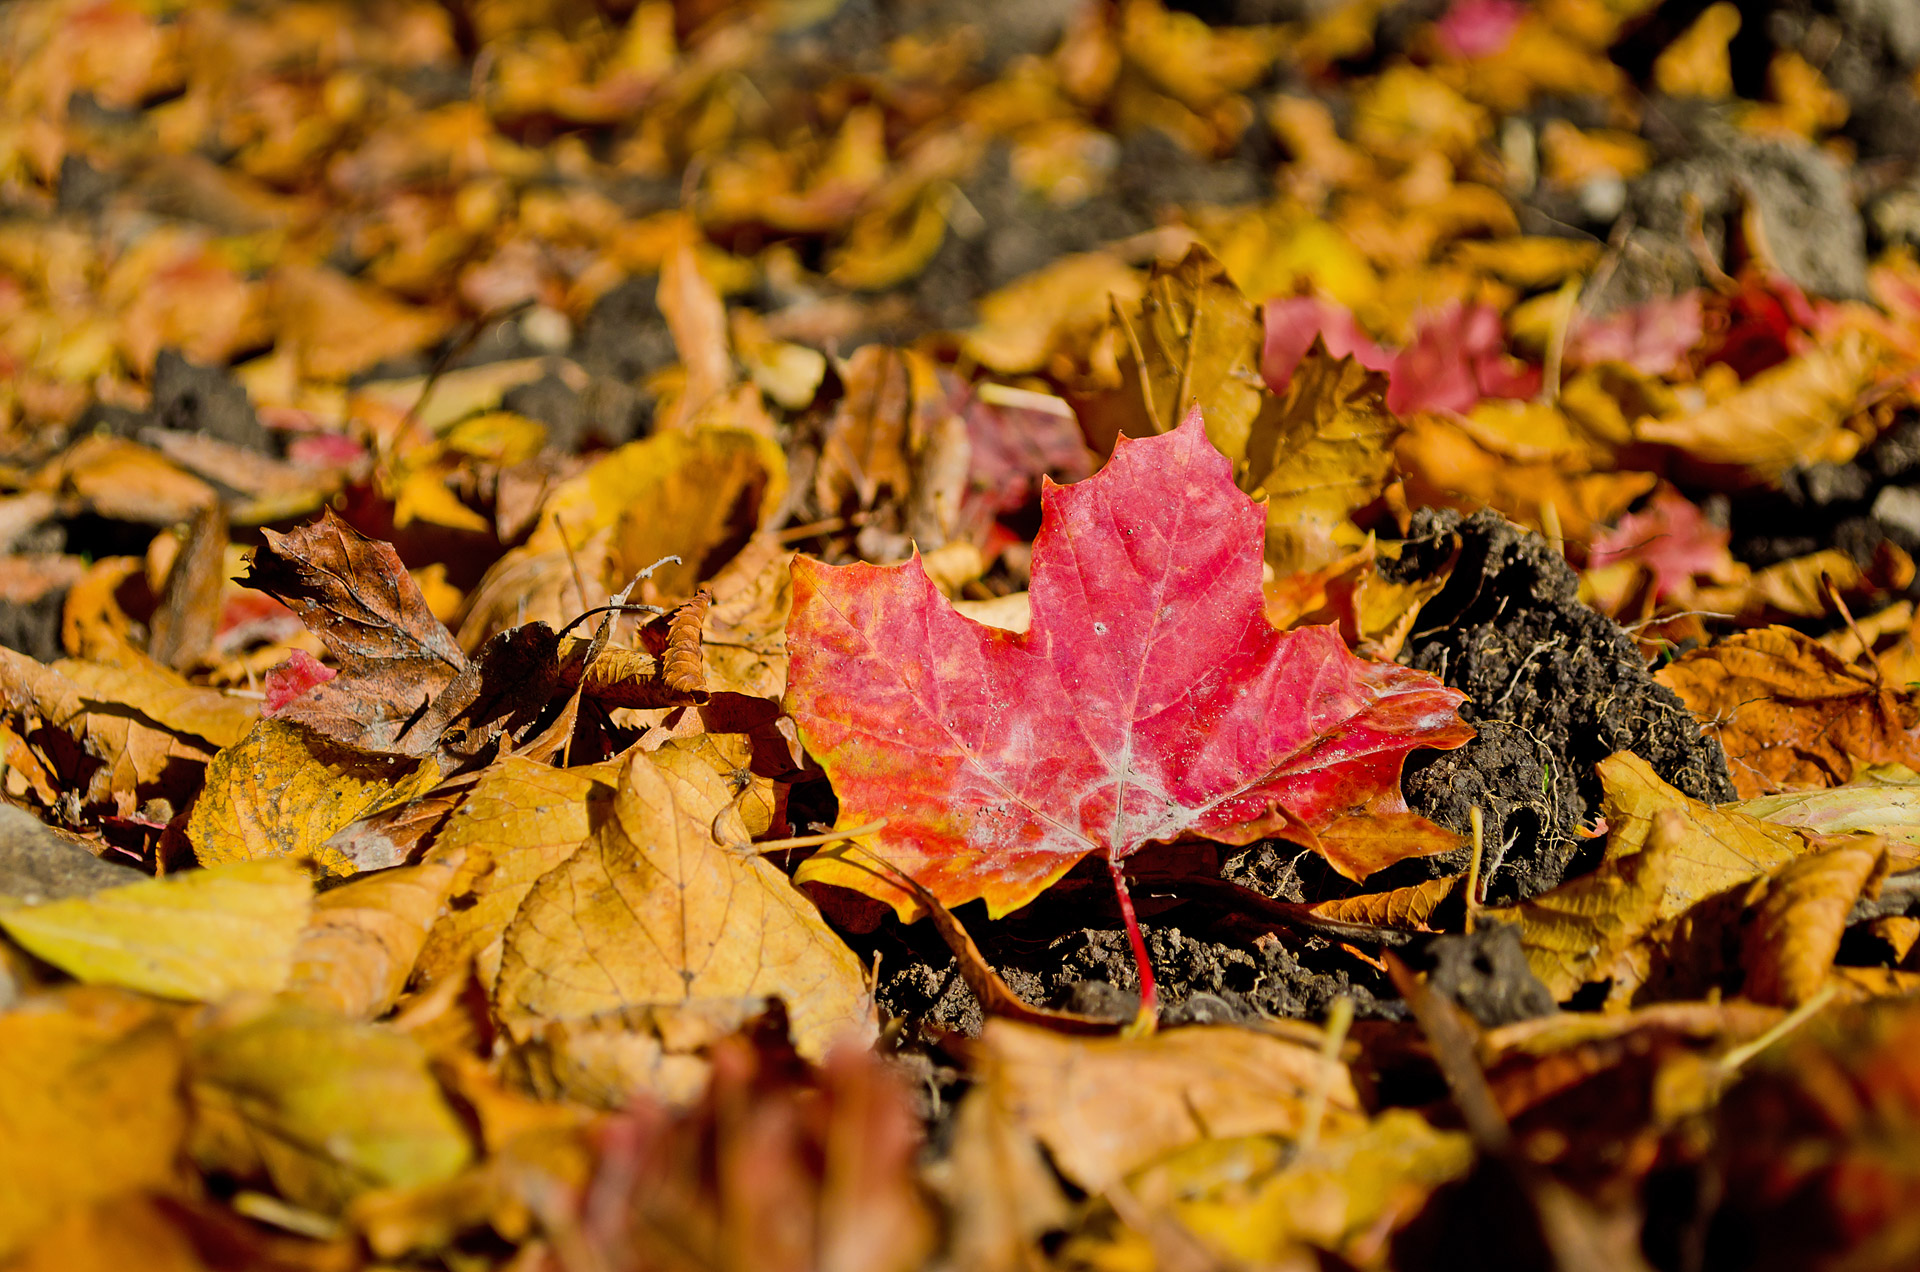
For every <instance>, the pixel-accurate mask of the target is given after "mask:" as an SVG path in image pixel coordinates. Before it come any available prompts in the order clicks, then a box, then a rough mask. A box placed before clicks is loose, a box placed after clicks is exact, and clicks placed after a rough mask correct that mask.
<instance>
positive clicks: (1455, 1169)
mask: <svg viewBox="0 0 1920 1272" xmlns="http://www.w3.org/2000/svg"><path fill="white" fill-rule="evenodd" d="M1472 1164H1473V1143H1472V1140H1471V1139H1470V1138H1469V1137H1468V1136H1466V1135H1465V1134H1463V1133H1462V1132H1459V1131H1440V1130H1435V1129H1434V1127H1433V1126H1432V1125H1431V1124H1430V1123H1429V1122H1428V1121H1427V1120H1426V1119H1425V1118H1423V1117H1421V1116H1420V1114H1418V1113H1416V1112H1414V1111H1412V1110H1411V1109H1388V1110H1386V1111H1385V1112H1383V1113H1382V1114H1381V1115H1380V1116H1379V1117H1377V1118H1375V1119H1373V1120H1372V1121H1370V1122H1368V1123H1367V1124H1366V1125H1365V1126H1364V1127H1361V1128H1359V1129H1357V1130H1352V1131H1350V1132H1348V1133H1347V1134H1343V1135H1338V1136H1335V1137H1332V1138H1331V1139H1330V1140H1323V1141H1322V1142H1321V1143H1320V1144H1318V1145H1316V1146H1315V1147H1314V1148H1313V1149H1311V1150H1309V1151H1305V1152H1303V1151H1301V1150H1300V1149H1299V1148H1298V1147H1297V1146H1296V1145H1295V1144H1294V1143H1293V1142H1292V1141H1291V1140H1289V1139H1287V1138H1285V1137H1281V1136H1257V1137H1244V1138H1238V1139H1205V1140H1201V1141H1200V1142H1199V1143H1197V1144H1195V1145H1193V1146H1192V1147H1190V1148H1186V1149H1183V1150H1181V1151H1180V1152H1178V1153H1176V1154H1174V1155H1173V1156H1171V1157H1169V1158H1167V1159H1166V1160H1165V1161H1163V1162H1157V1163H1155V1164H1154V1165H1152V1166H1149V1167H1147V1168H1146V1169H1145V1170H1142V1171H1140V1172H1139V1173H1138V1174H1136V1175H1135V1176H1134V1177H1133V1178H1132V1179H1130V1180H1129V1181H1128V1187H1129V1188H1130V1189H1131V1190H1132V1191H1133V1193H1134V1195H1135V1196H1136V1197H1137V1198H1138V1199H1139V1200H1140V1201H1141V1202H1142V1203H1143V1204H1144V1205H1146V1206H1148V1207H1151V1208H1153V1209H1159V1208H1161V1207H1163V1206H1164V1207H1165V1208H1166V1209H1167V1211H1168V1212H1169V1213H1171V1215H1172V1216H1173V1217H1174V1218H1176V1219H1177V1220H1178V1221H1179V1222H1180V1224H1181V1225H1182V1226H1183V1227H1184V1228H1186V1230H1187V1231H1189V1232H1191V1233H1193V1234H1194V1235H1195V1236H1197V1237H1199V1238H1200V1240H1201V1241H1202V1242H1204V1243H1205V1244H1206V1245H1207V1246H1209V1247H1211V1248H1212V1249H1214V1250H1215V1251H1217V1252H1218V1253H1219V1254H1220V1255H1221V1256H1223V1257H1224V1259H1226V1260H1231V1261H1232V1263H1233V1264H1236V1265H1241V1266H1248V1267H1273V1266H1285V1265H1286V1262H1287V1260H1288V1259H1289V1257H1290V1256H1297V1255H1299V1254H1302V1253H1305V1252H1306V1250H1308V1249H1319V1250H1334V1251H1339V1252H1342V1253H1345V1254H1347V1255H1348V1256H1349V1257H1356V1256H1359V1253H1360V1251H1359V1250H1356V1249H1355V1247H1360V1248H1361V1249H1365V1248H1370V1247H1371V1246H1372V1243H1373V1241H1375V1240H1377V1235H1376V1234H1377V1233H1379V1232H1380V1231H1381V1230H1382V1229H1383V1228H1386V1227H1390V1226H1392V1225H1395V1224H1396V1223H1397V1221H1399V1220H1400V1219H1401V1218H1402V1216H1406V1215H1410V1214H1411V1213H1413V1212H1414V1211H1415V1210H1417V1208H1418V1207H1419V1205H1420V1203H1421V1202H1422V1201H1423V1200H1424V1199H1425V1198H1426V1197H1427V1196H1428V1195H1429V1194H1431V1193H1432V1192H1433V1190H1434V1189H1436V1188H1438V1187H1440V1186H1441V1185H1442V1184H1445V1183H1447V1182H1449V1181H1451V1180H1454V1179H1457V1178H1459V1177H1460V1176H1462V1175H1464V1174H1466V1172H1467V1170H1468V1169H1469V1167H1471V1166H1472ZM1072 1248H1073V1247H1072V1246H1069V1249H1072ZM1309 1257H1311V1256H1309ZM1064 1261H1067V1260H1063V1262H1064Z"/></svg>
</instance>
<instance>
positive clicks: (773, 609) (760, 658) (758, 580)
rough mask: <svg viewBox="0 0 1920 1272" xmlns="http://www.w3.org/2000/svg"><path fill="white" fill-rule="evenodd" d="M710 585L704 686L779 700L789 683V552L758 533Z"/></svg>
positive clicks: (704, 632) (703, 633)
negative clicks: (711, 592)
mask: <svg viewBox="0 0 1920 1272" xmlns="http://www.w3.org/2000/svg"><path fill="white" fill-rule="evenodd" d="M710 586H711V588H712V590H713V605H712V607H711V608H709V609H708V610H707V619H706V624H705V626H704V627H703V628H702V630H701V646H702V653H703V656H704V658H705V660H706V666H707V688H708V690H709V691H710V692H714V693H743V694H749V695H751V696H753V697H756V698H772V699H774V700H776V701H778V700H779V698H780V695H781V694H783V693H785V692H786V689H787V618H788V616H789V615H790V614H792V612H793V553H792V552H790V551H787V550H786V549H785V548H783V547H781V546H780V544H779V542H778V541H777V540H775V539H774V538H773V537H772V536H771V535H766V536H761V537H759V538H756V539H755V540H754V541H753V542H752V543H749V544H748V545H747V546H746V547H745V548H743V549H742V550H741V553H740V555H739V556H737V557H735V558H734V559H733V560H732V561H731V562H729V563H728V564H727V568H726V569H724V570H722V571H721V572H720V573H719V574H718V575H716V576H715V577H714V580H713V582H712V584H711V585H710Z"/></svg>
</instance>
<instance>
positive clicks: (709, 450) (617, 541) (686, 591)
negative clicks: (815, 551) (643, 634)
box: [483, 429, 787, 597]
mask: <svg viewBox="0 0 1920 1272" xmlns="http://www.w3.org/2000/svg"><path fill="white" fill-rule="evenodd" d="M786 490H787V460H786V455H785V453H784V452H783V451H782V450H781V449H780V447H779V445H778V444H777V443H775V442H774V441H773V440H772V439H771V438H767V437H763V436H761V435H760V434H758V433H753V432H749V431H747V430H745V429H711V430H704V431H701V432H697V433H693V434H691V435H688V434H682V433H659V434H656V435H654V436H653V437H649V438H646V439H644V440H642V441H638V442H629V443H627V444H626V445H625V446H622V447H620V448H619V449H617V450H614V451H611V452H609V453H608V454H606V455H605V456H603V457H602V458H601V459H600V460H599V461H598V462H597V463H595V464H594V466H593V467H592V468H590V469H588V470H587V471H586V472H584V473H582V474H580V475H579V476H578V477H575V478H573V479H572V480H570V481H568V482H566V483H564V484H563V485H561V486H560V487H559V488H558V489H556V490H555V491H554V493H553V495H552V496H551V497H550V498H549V499H548V500H547V502H546V504H545V505H544V506H543V508H542V510H541V517H540V522H539V524H538V526H537V527H536V528H535V529H534V532H533V534H532V535H531V536H529V538H528V540H527V544H526V551H527V552H529V553H539V552H547V551H552V550H554V549H558V548H560V547H562V546H563V545H566V544H571V545H573V546H574V547H576V548H578V547H579V546H581V545H582V544H584V543H586V542H587V540H588V539H589V538H591V537H592V535H593V534H594V532H595V531H597V530H600V529H602V528H603V527H612V529H613V539H612V543H611V553H612V555H611V558H610V560H609V561H608V563H607V567H606V568H607V570H608V571H609V574H610V575H617V576H618V577H617V578H608V579H606V580H605V582H607V583H610V584H611V590H614V591H617V590H619V589H620V588H621V587H623V586H625V584H626V582H627V581H628V580H629V579H631V578H632V577H633V575H634V574H635V573H636V572H638V571H640V570H643V569H645V568H647V567H648V566H650V565H652V564H654V563H655V562H656V561H658V560H660V558H662V557H664V556H669V555H675V556H678V557H680V559H681V562H682V564H679V565H666V566H662V567H661V568H660V569H659V570H658V571H656V572H655V574H654V575H653V578H652V579H651V580H650V583H651V584H652V587H653V588H654V590H655V593H656V594H657V595H659V596H663V597H687V596H691V595H693V591H694V588H695V587H696V586H697V585H698V584H699V582H700V581H701V580H703V579H706V578H710V577H712V575H713V574H714V573H715V572H716V571H717V570H718V569H719V568H720V566H721V565H722V564H724V563H725V562H726V561H727V560H729V559H731V558H732V556H733V554H734V553H735V552H737V551H739V549H740V548H741V547H742V546H744V545H745V543H746V541H747V539H748V538H750V537H751V536H752V534H753V533H754V532H755V531H756V530H758V529H760V528H761V523H762V522H763V521H764V520H765V519H766V518H767V517H770V516H772V515H774V513H775V512H776V510H777V509H778V508H779V507H780V505H781V501H782V500H783V499H784V498H785V496H786ZM556 526H559V527H563V529H556ZM502 564H503V565H504V562H503V563H502ZM496 568H498V567H496ZM483 586H484V585H483Z"/></svg>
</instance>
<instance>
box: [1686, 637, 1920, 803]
mask: <svg viewBox="0 0 1920 1272" xmlns="http://www.w3.org/2000/svg"><path fill="white" fill-rule="evenodd" d="M1655 679H1657V680H1659V681H1660V683H1662V684H1664V685H1666V686H1667V687H1668V688H1669V689H1672V690H1673V691H1674V692H1675V693H1677V694H1679V695H1680V698H1681V700H1682V701H1683V702H1685V703H1686V704H1687V709H1688V710H1690V711H1692V712H1693V714H1694V715H1695V716H1697V717H1698V718H1699V719H1700V722H1701V727H1702V729H1703V730H1705V731H1706V732H1707V733H1708V734H1710V735H1711V736H1713V737H1716V738H1718V739H1719V740H1720V744H1721V745H1722V746H1723V747H1725V748H1726V752H1727V761H1728V766H1729V767H1730V768H1731V769H1732V771H1733V785H1734V789H1736V790H1737V791H1739V792H1740V794H1741V796H1742V797H1744V798H1748V799H1752V798H1754V797H1756V796H1759V795H1771V794H1774V793H1776V792H1779V791H1794V790H1816V789H1819V788H1822V787H1831V786H1839V785H1841V784H1843V783H1845V782H1847V781H1849V780H1851V779H1852V777H1853V775H1854V772H1855V770H1856V769H1859V768H1862V767H1864V766H1866V765H1869V764H1904V765H1907V766H1908V767H1910V768H1911V767H1915V766H1920V700H1916V698H1915V696H1914V695H1913V694H1912V693H1911V692H1907V691H1904V690H1901V691H1896V690H1894V689H1892V688H1890V687H1888V686H1886V685H1884V684H1881V683H1879V682H1877V681H1876V680H1875V678H1874V676H1873V673H1872V672H1871V671H1870V670H1866V669H1863V668H1860V667H1857V666H1854V665H1851V664H1849V663H1845V662H1842V661H1841V660H1840V659H1839V658H1838V657H1836V656H1835V655H1834V654H1832V653H1831V652H1829V651H1828V650H1827V649H1826V648H1825V647H1823V646H1822V645H1821V644H1820V643H1819V642H1818V641H1816V640H1814V639H1813V638H1812V637H1811V636H1807V635H1805V634H1804V633H1801V632H1798V631H1795V630H1793V629H1792V628H1788V627H1764V628H1761V629H1760V630H1758V631H1749V632H1741V633H1739V634H1738V635H1735V636H1730V637H1727V638H1726V639H1724V640H1720V641H1716V642H1714V643H1713V644H1712V645H1709V646H1708V647H1707V648H1705V649H1697V650H1694V651H1693V652H1692V653H1690V654H1687V655H1686V656H1684V657H1682V658H1680V659H1677V660H1676V661H1674V662H1673V663H1671V664H1669V665H1668V666H1666V667H1663V668H1661V669H1660V671H1659V672H1657V673H1656V674H1655Z"/></svg>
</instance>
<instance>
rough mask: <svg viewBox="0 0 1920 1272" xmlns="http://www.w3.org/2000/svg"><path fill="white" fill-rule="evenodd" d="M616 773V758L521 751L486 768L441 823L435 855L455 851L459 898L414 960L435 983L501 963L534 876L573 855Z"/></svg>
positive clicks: (606, 802) (602, 810)
mask: <svg viewBox="0 0 1920 1272" xmlns="http://www.w3.org/2000/svg"><path fill="white" fill-rule="evenodd" d="M618 780H619V765H618V763H617V762H615V761H608V762H607V763H605V764H595V765H592V766H589V767H581V768H567V769H558V768H553V767H550V766H549V765H545V764H539V763H536V762H535V761H533V760H529V759H524V758H522V757H519V756H510V757H508V758H507V759H504V760H501V761H500V762H499V763H497V764H495V765H494V766H493V767H492V768H490V769H489V770H488V771H487V772H486V774H485V775H483V776H482V777H481V779H480V782H479V785H477V786H475V787H474V788H473V794H471V795H469V796H468V797H467V801H466V803H464V804H462V805H461V806H460V808H459V810H458V811H457V812H455V813H454V814H453V816H452V817H450V818H448V819H447V824H446V826H445V828H444V829H442V830H441V832H440V835H439V838H437V839H436V840H435V841H434V845H433V848H432V849H431V850H430V851H429V852H428V853H427V861H429V862H451V861H454V860H458V861H459V863H460V864H459V868H458V873H457V874H456V875H455V878H454V880H453V882H452V884H451V885H450V888H449V895H450V896H451V897H452V898H453V899H454V901H455V904H453V905H451V906H450V907H449V908H448V910H447V912H446V913H444V914H442V915H440V916H439V917H438V918H437V919H436V920H435V922H434V925H433V928H432V930H431V931H429V932H428V933H427V939H426V943H425V944H424V945H423V946H422V947H421V949H420V956H419V959H418V961H417V967H418V970H419V975H420V978H421V979H422V980H423V981H426V982H427V983H429V984H432V983H435V982H438V981H442V980H445V979H446V978H447V977H449V976H456V975H459V974H460V973H461V971H462V969H463V968H464V967H465V966H466V963H467V960H469V959H472V958H474V957H476V956H478V957H479V960H480V969H479V970H480V979H481V983H482V984H484V985H487V986H489V987H491V986H492V984H493V978H494V974H495V973H496V972H497V971H498V970H499V966H500V954H499V948H498V945H497V942H498V941H499V939H500V935H501V933H503V932H505V931H506V930H507V924H508V922H509V921H511V920H512V918H513V914H514V911H515V910H517V909H519V908H520V902H521V901H522V900H523V899H524V898H525V897H526V895H527V892H528V890H529V889H531V888H532V887H533V885H534V883H535V881H536V880H538V879H539V878H540V876H542V875H544V874H546V873H547V871H549V870H551V869H553V868H554V867H555V866H558V865H559V864H560V863H561V862H563V861H565V860H566V859H567V858H568V857H570V856H572V855H573V851H574V849H576V848H578V847H579V846H580V843H581V841H582V840H584V839H585V838H586V837H587V836H588V835H589V834H591V833H593V829H594V827H595V826H596V825H598V824H599V822H600V821H601V820H602V819H603V818H604V816H605V814H606V812H607V810H608V808H609V807H610V806H611V804H612V800H613V784H614V783H615V782H616V781H618Z"/></svg>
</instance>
